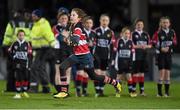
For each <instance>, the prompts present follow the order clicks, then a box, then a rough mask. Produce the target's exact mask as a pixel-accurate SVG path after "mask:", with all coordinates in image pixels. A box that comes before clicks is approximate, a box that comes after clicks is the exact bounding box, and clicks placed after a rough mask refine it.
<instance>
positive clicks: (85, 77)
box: [82, 71, 88, 97]
mask: <svg viewBox="0 0 180 110" xmlns="http://www.w3.org/2000/svg"><path fill="white" fill-rule="evenodd" d="M87 87H88V74H87V73H86V72H85V71H84V74H83V80H82V96H83V97H85V96H87V95H88V93H87Z"/></svg>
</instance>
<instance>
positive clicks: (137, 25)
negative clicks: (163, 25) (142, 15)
mask: <svg viewBox="0 0 180 110" xmlns="http://www.w3.org/2000/svg"><path fill="white" fill-rule="evenodd" d="M143 28H144V23H143V22H142V21H139V22H137V23H136V29H137V30H138V31H142V30H143Z"/></svg>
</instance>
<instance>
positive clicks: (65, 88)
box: [54, 55, 78, 98]
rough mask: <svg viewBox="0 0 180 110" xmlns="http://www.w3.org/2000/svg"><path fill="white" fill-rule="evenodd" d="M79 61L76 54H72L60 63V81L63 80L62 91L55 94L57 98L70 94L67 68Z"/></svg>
mask: <svg viewBox="0 0 180 110" xmlns="http://www.w3.org/2000/svg"><path fill="white" fill-rule="evenodd" d="M76 63H78V59H77V57H76V56H75V55H71V56H70V57H68V58H67V59H66V60H64V61H63V62H62V63H61V64H60V67H59V69H60V81H61V84H60V86H61V92H59V93H58V94H56V95H54V97H56V98H65V97H67V96H68V93H67V92H68V83H67V75H66V70H67V69H68V68H69V67H71V66H72V65H74V64H76Z"/></svg>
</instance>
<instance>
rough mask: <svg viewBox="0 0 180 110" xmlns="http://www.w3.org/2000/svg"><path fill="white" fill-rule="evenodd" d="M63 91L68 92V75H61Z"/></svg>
mask: <svg viewBox="0 0 180 110" xmlns="http://www.w3.org/2000/svg"><path fill="white" fill-rule="evenodd" d="M61 92H68V84H67V77H66V76H61Z"/></svg>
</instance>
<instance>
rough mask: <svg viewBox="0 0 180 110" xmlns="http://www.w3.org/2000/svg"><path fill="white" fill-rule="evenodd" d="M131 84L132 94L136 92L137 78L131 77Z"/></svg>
mask: <svg viewBox="0 0 180 110" xmlns="http://www.w3.org/2000/svg"><path fill="white" fill-rule="evenodd" d="M132 79H133V84H132V92H136V83H137V81H138V77H137V76H133V77H132Z"/></svg>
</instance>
